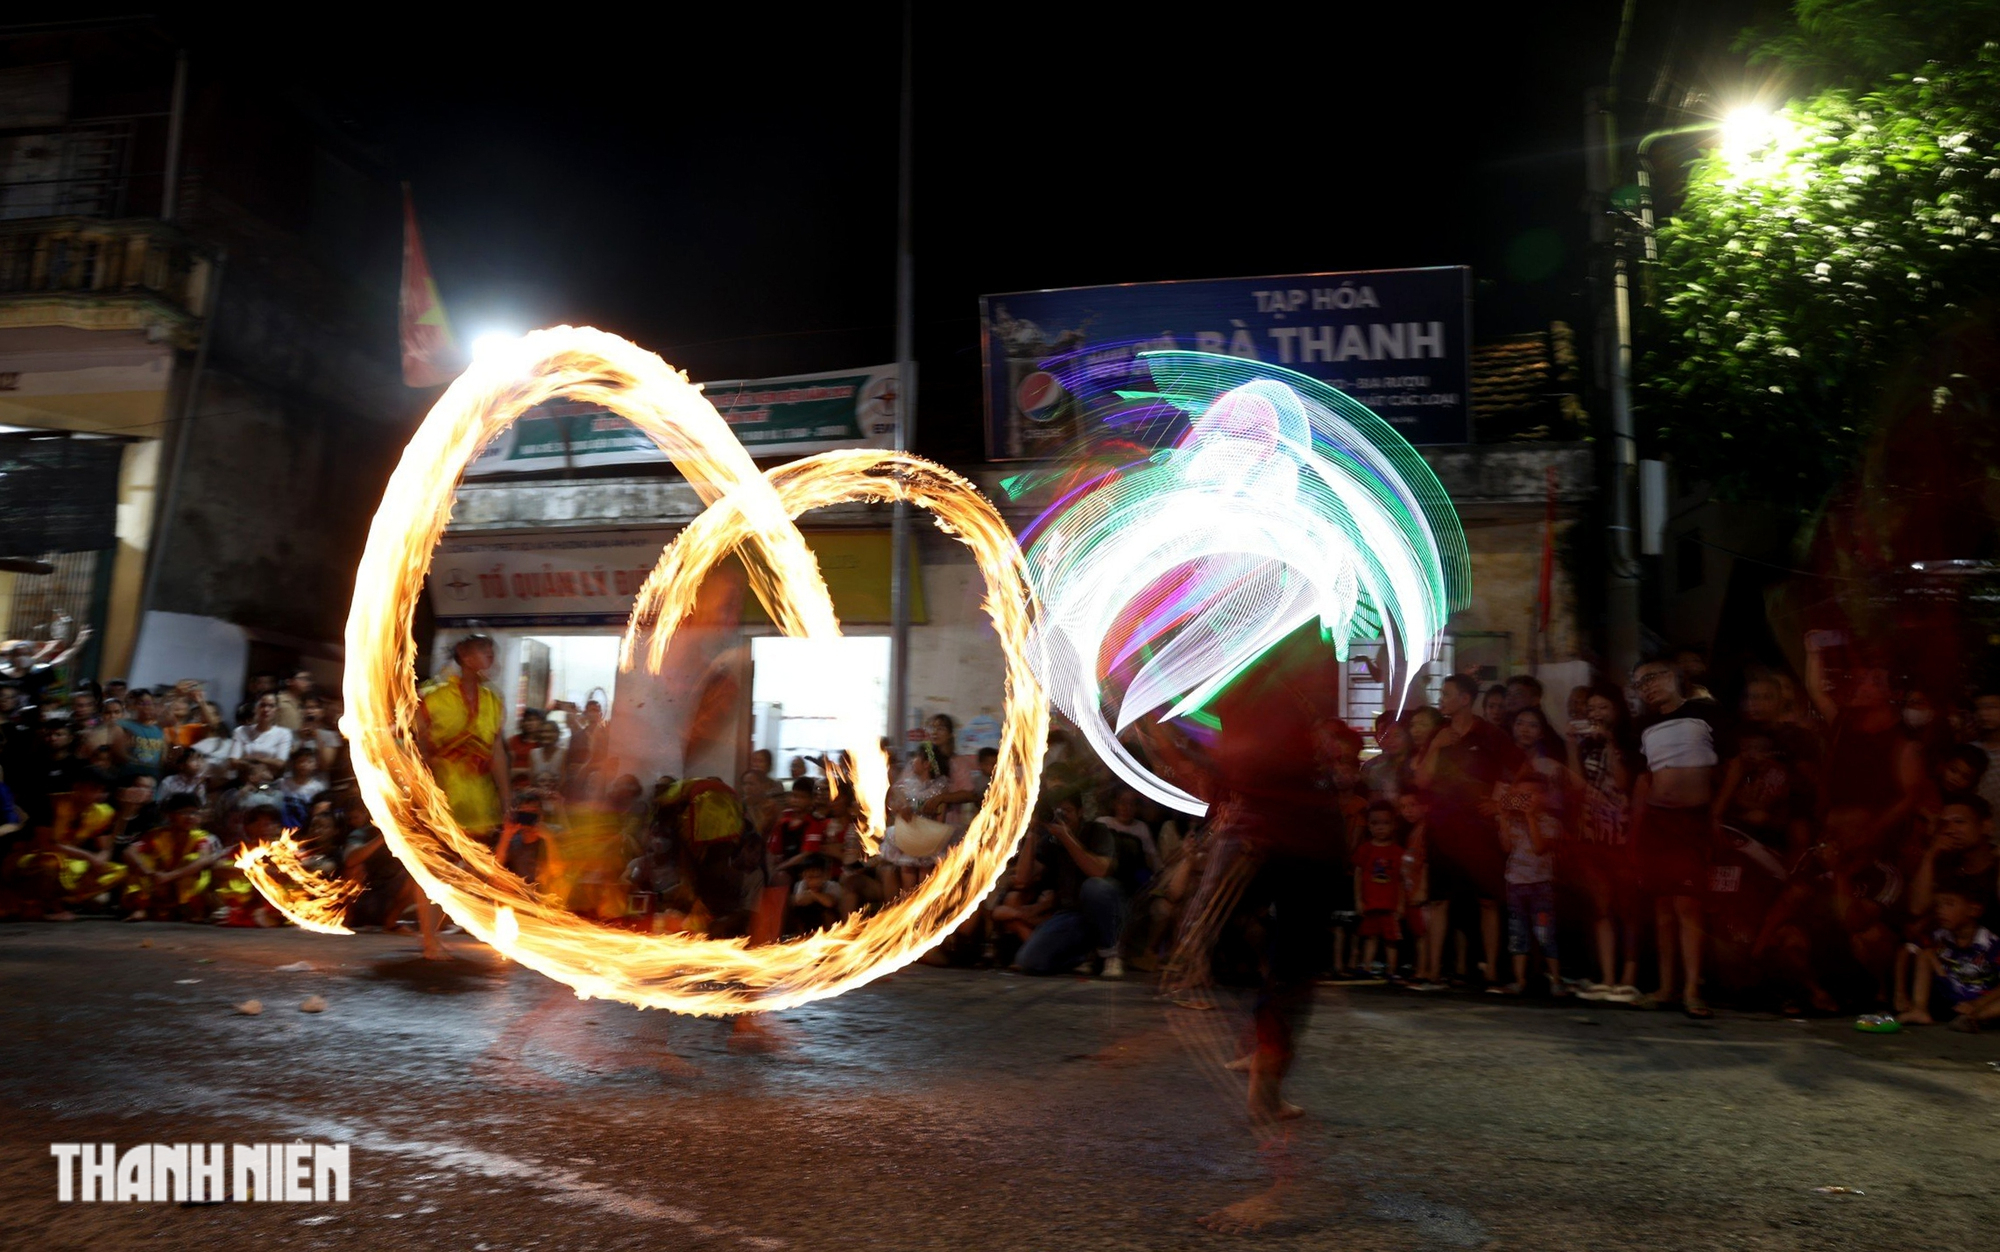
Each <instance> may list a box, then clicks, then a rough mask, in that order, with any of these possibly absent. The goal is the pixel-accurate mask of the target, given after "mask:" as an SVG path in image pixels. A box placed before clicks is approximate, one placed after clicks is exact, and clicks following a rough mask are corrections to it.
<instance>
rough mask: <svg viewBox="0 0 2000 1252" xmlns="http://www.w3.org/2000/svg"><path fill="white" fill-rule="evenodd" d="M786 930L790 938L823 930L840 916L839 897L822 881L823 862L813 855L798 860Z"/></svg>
mask: <svg viewBox="0 0 2000 1252" xmlns="http://www.w3.org/2000/svg"><path fill="white" fill-rule="evenodd" d="M797 870H798V875H799V880H798V882H796V883H795V884H793V886H792V899H791V909H790V916H789V917H788V919H787V921H788V925H787V926H786V929H787V930H789V931H790V932H792V933H793V934H805V933H807V932H809V931H814V930H824V929H825V928H826V927H828V926H831V925H833V923H834V919H835V918H836V917H838V916H839V914H840V895H839V892H838V891H837V890H836V889H835V887H834V885H833V884H832V883H830V882H828V881H827V880H826V858H825V857H824V856H821V855H820V854H819V853H817V852H811V853H807V854H806V855H805V856H803V857H801V858H799V861H798V865H797Z"/></svg>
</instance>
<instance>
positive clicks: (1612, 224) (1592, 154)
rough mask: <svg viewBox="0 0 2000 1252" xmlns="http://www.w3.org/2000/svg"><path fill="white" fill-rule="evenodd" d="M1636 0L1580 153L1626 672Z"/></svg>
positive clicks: (1631, 602)
mask: <svg viewBox="0 0 2000 1252" xmlns="http://www.w3.org/2000/svg"><path fill="white" fill-rule="evenodd" d="M1637 8H1638V5H1637V3H1636V0H1626V2H1625V10H1624V15H1623V17H1622V19H1621V20H1620V22H1619V28H1618V46H1617V51H1616V52H1615V53H1614V54H1613V56H1612V59H1611V76H1610V82H1609V83H1608V84H1607V85H1606V87H1605V89H1604V91H1603V93H1602V94H1601V95H1598V94H1595V93H1593V96H1592V98H1591V100H1590V102H1589V104H1588V106H1587V107H1586V109H1585V121H1584V143H1583V147H1584V160H1585V165H1586V169H1585V172H1586V175H1587V177H1588V183H1589V193H1588V194H1589V204H1590V213H1591V225H1590V237H1591V242H1592V243H1593V244H1595V245H1597V247H1598V248H1599V249H1600V255H1602V254H1603V252H1605V251H1608V252H1609V254H1610V258H1611V290H1610V305H1611V307H1610V310H1609V313H1610V317H1609V321H1610V325H1609V326H1606V325H1605V320H1606V319H1605V317H1604V316H1603V314H1602V313H1600V315H1599V317H1598V319H1597V334H1596V336H1595V337H1596V340H1597V344H1598V352H1599V359H1600V361H1602V359H1603V353H1604V344H1605V333H1606V332H1607V331H1609V332H1610V336H1611V359H1610V361H1609V362H1607V364H1608V365H1609V369H1608V371H1607V373H1608V374H1609V380H1608V381H1609V384H1610V390H1611V461H1610V464H1609V465H1608V466H1607V467H1606V471H1607V473H1606V478H1605V483H1604V491H1605V495H1606V496H1607V497H1609V500H1610V504H1611V521H1610V524H1609V526H1608V527H1607V528H1606V529H1607V531H1608V535H1607V537H1608V539H1609V540H1610V544H1609V546H1610V557H1611V561H1610V566H1611V568H1610V571H1609V574H1610V576H1609V577H1608V578H1607V579H1606V580H1605V582H1606V588H1605V590H1606V595H1605V606H1604V608H1605V635H1606V638H1605V643H1606V645H1607V646H1606V649H1605V651H1606V653H1607V659H1608V660H1609V661H1610V664H1611V668H1612V670H1613V671H1614V673H1617V674H1629V673H1631V672H1632V670H1633V668H1634V667H1635V666H1636V665H1638V663H1639V573H1640V565H1639V556H1638V545H1637V544H1636V543H1635V542H1634V527H1633V517H1632V495H1633V492H1634V491H1635V490H1636V488H1637V484H1638V479H1639V438H1638V432H1637V428H1636V427H1635V426H1634V424H1633V420H1632V274H1631V260H1630V258H1629V257H1628V256H1627V255H1626V241H1625V235H1626V232H1625V230H1624V229H1623V228H1622V226H1621V225H1620V223H1619V222H1618V219H1617V214H1616V211H1615V209H1614V206H1613V205H1612V203H1611V191H1612V188H1613V187H1615V186H1616V185H1617V172H1618V166H1619V150H1618V114H1617V100H1618V78H1619V75H1620V74H1621V73H1622V72H1623V69H1624V61H1625V49H1626V46H1627V42H1628V40H1629V38H1630V36H1631V32H1632V23H1633V19H1634V16H1635V13H1636V10H1637Z"/></svg>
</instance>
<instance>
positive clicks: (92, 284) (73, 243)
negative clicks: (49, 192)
mask: <svg viewBox="0 0 2000 1252" xmlns="http://www.w3.org/2000/svg"><path fill="white" fill-rule="evenodd" d="M213 272H214V267H213V263H212V262H211V261H210V260H209V258H208V257H207V256H206V255H205V254H204V253H202V252H201V251H199V250H198V249H197V248H196V247H195V246H194V245H193V244H192V243H191V242H190V241H189V240H188V238H187V237H186V236H185V235H183V234H182V233H181V232H180V231H179V230H176V229H175V228H174V227H173V226H171V225H169V224H167V223H165V222H160V221H153V220H150V219H131V218H128V219H125V220H122V221H104V220H93V219H88V218H77V217H45V218H34V219H29V220H26V221H15V222H0V320H4V321H6V322H11V323H13V324H16V325H18V324H21V322H22V314H24V313H25V312H26V310H25V309H23V308H22V307H21V306H24V305H28V306H32V305H36V304H50V303H53V304H54V305H57V306H75V305H78V304H81V305H84V306H103V307H102V311H103V312H107V313H108V312H113V311H114V310H115V309H116V308H118V307H119V306H123V307H124V308H125V309H128V310H131V311H133V312H135V313H137V312H142V311H143V312H144V313H147V314H152V315H156V316H159V317H161V318H163V319H164V320H165V321H166V322H168V323H169V324H168V325H167V326H166V327H165V329H167V330H168V331H169V332H170V333H173V334H175V335H176V336H180V335H185V334H190V333H193V331H194V330H195V329H196V328H197V327H198V326H199V324H200V322H201V320H202V319H203V318H204V317H206V316H207V315H208V309H209V303H210V286H211V282H212V279H213ZM5 306H14V307H13V308H12V309H11V310H8V309H7V308H6V307H5ZM83 311H84V312H88V311H89V310H88V309H87V308H86V309H85V310H83ZM57 320H58V321H76V320H78V319H76V318H58V319H57ZM82 320H83V321H84V322H87V323H89V324H92V325H102V324H105V323H104V319H102V318H89V317H85V318H83V319H82Z"/></svg>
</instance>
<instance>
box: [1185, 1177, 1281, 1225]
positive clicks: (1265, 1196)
mask: <svg viewBox="0 0 2000 1252" xmlns="http://www.w3.org/2000/svg"><path fill="white" fill-rule="evenodd" d="M1284 1198H1285V1184H1284V1183H1273V1184H1271V1187H1270V1189H1269V1190H1267V1191H1260V1192H1258V1193H1257V1194H1256V1195H1253V1196H1251V1197H1250V1198H1249V1199H1247V1200H1238V1201H1237V1202H1236V1203H1234V1204H1231V1205H1229V1206H1228V1207H1227V1208H1220V1209H1217V1210H1216V1211H1215V1212H1213V1213H1210V1214H1208V1215H1207V1216H1205V1217H1197V1218H1195V1221H1197V1222H1199V1223H1200V1224H1201V1225H1203V1226H1206V1227H1208V1228H1209V1229H1210V1230H1212V1231H1214V1232H1215V1233H1216V1234H1219V1235H1248V1234H1255V1233H1256V1232H1257V1231H1260V1230H1262V1229H1264V1227H1266V1226H1268V1225H1270V1224H1271V1223H1272V1222H1275V1221H1279V1220H1282V1219H1283V1218H1284V1216H1285V1205H1284Z"/></svg>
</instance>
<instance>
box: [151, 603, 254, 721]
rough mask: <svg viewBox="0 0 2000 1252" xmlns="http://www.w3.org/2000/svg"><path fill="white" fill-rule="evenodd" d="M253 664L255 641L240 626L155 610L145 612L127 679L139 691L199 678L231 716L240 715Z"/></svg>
mask: <svg viewBox="0 0 2000 1252" xmlns="http://www.w3.org/2000/svg"><path fill="white" fill-rule="evenodd" d="M249 665H250V641H249V639H248V638H246V637H245V636H244V634H243V628H242V627H241V626H238V625H236V624H234V623H232V622H225V621H223V620H222V619H221V618H219V617H200V616H197V615H195V614H193V613H164V612H161V611H159V610H157V609H155V610H154V611H152V612H150V613H148V614H146V622H145V625H144V626H143V627H142V628H141V630H140V632H139V650H138V652H137V653H135V654H134V655H133V657H132V669H131V672H130V673H129V674H128V675H127V676H126V681H127V682H129V683H131V684H132V686H134V687H154V686H158V685H160V684H161V683H166V684H168V685H170V686H171V685H172V684H174V683H177V682H179V681H180V680H181V679H183V678H198V679H200V680H201V682H202V684H203V685H204V686H206V687H207V689H208V698H209V699H211V700H213V701H215V705H216V707H217V708H219V709H221V710H222V715H223V716H224V717H225V718H227V717H233V716H234V715H235V713H236V705H237V703H238V702H239V701H241V700H242V699H243V672H244V670H246V669H248V668H249Z"/></svg>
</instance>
